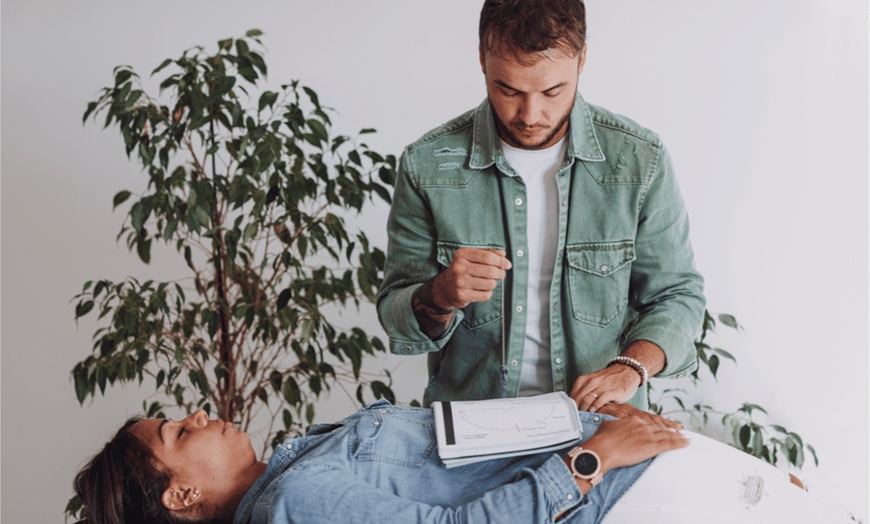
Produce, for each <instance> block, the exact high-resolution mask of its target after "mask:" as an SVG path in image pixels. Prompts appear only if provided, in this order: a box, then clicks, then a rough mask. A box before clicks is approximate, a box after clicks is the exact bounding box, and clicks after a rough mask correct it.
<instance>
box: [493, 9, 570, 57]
mask: <svg viewBox="0 0 870 524" xmlns="http://www.w3.org/2000/svg"><path fill="white" fill-rule="evenodd" d="M479 36H480V50H481V52H483V53H495V54H497V55H503V56H512V57H518V58H521V57H523V56H526V55H530V54H535V53H542V52H544V51H546V50H548V49H554V48H561V49H563V50H564V51H568V52H571V54H573V55H576V54H578V53H579V52H580V51H581V50H582V49H583V46H584V45H585V44H586V6H585V5H584V4H583V0H486V1H485V2H484V3H483V8H482V9H481V10H480V27H479Z"/></svg>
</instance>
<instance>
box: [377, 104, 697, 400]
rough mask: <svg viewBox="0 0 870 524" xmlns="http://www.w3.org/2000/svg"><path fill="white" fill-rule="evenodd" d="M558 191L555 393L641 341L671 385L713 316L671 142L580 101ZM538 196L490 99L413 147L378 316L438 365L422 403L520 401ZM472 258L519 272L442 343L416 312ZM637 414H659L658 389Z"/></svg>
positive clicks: (395, 344)
mask: <svg viewBox="0 0 870 524" xmlns="http://www.w3.org/2000/svg"><path fill="white" fill-rule="evenodd" d="M556 180H557V183H558V187H559V243H558V246H559V253H558V256H557V257H556V267H555V271H554V273H553V281H552V284H551V287H550V306H551V307H552V314H551V315H550V338H551V339H550V364H551V366H552V371H553V384H554V388H555V389H556V390H564V391H566V392H570V389H571V387H572V385H573V383H574V380H575V379H576V378H577V377H578V376H580V375H584V374H587V373H591V372H594V371H598V370H600V369H602V368H604V367H605V366H606V365H607V363H608V361H609V360H610V359H612V358H613V357H615V356H617V355H618V354H619V353H620V351H621V350H623V349H624V348H625V347H626V346H628V345H629V344H631V343H632V342H634V341H637V340H647V341H650V342H653V343H655V344H656V345H658V346H659V347H660V348H662V350H663V351H664V353H665V357H666V360H667V363H666V365H665V368H664V370H663V371H662V372H661V373H660V374H659V375H658V376H660V377H683V376H685V375H686V374H687V373H690V372H691V371H692V370H694V369H695V367H696V366H697V360H696V356H695V355H696V353H695V348H694V345H693V341H694V339H695V337H696V336H697V334H698V332H699V330H700V326H701V321H702V319H703V315H704V308H705V300H704V296H703V279H702V277H701V275H700V274H699V273H698V272H697V271H696V270H695V268H694V260H693V254H692V248H691V245H690V243H689V223H688V218H687V215H686V211H685V207H684V205H683V201H682V197H681V196H680V192H679V189H678V187H677V182H676V179H675V178H674V173H673V168H672V165H671V161H670V158H669V156H668V154H667V152H666V150H665V148H664V147H663V145H662V143H661V141H660V140H659V137H658V136H657V135H656V134H655V133H653V132H651V131H649V130H648V129H645V128H643V127H640V126H639V125H638V124H637V123H635V122H634V121H632V120H630V119H627V118H625V117H622V116H619V115H616V114H613V113H611V112H609V111H607V110H605V109H602V108H600V107H596V106H594V105H591V104H587V103H586V102H585V101H584V100H583V98H582V97H581V96H580V95H579V93H578V95H577V98H576V101H575V104H574V107H573V109H572V112H571V117H570V127H569V144H568V153H567V158H566V160H565V163H564V165H563V166H562V167H561V168H560V169H559V171H558V173H557V175H556ZM525 202H526V187H525V185H524V184H523V180H522V179H521V178H520V177H519V176H517V174H516V173H515V172H514V171H513V169H511V167H510V165H508V163H507V161H506V160H505V156H504V154H503V152H502V149H501V146H500V143H499V140H498V135H497V132H496V128H495V123H494V120H493V114H492V108H491V106H490V103H489V100H484V101H483V103H481V105H480V106H479V107H477V108H476V109H473V110H471V111H469V112H467V113H465V114H463V115H461V116H459V117H458V118H455V119H453V120H451V121H449V122H447V123H446V124H444V125H442V126H441V127H439V128H437V129H435V130H433V131H430V132H429V133H427V134H426V135H425V136H423V137H422V138H421V139H420V140H418V141H416V142H414V143H413V144H411V145H410V146H408V147H407V148H406V149H405V151H404V153H403V155H402V160H401V164H400V167H399V174H398V180H397V182H396V188H395V193H394V195H393V204H392V207H391V209H390V216H389V221H388V227H387V229H388V233H389V244H388V248H387V260H386V268H385V273H384V281H383V285H382V287H381V290H380V293H379V295H378V315H379V318H380V321H381V324H382V325H383V327H384V329H385V330H386V332H387V335H388V336H389V339H390V344H389V346H390V350H391V351H392V352H393V353H397V354H402V355H417V354H421V353H426V354H428V356H429V362H428V367H429V383H428V385H427V386H426V390H425V393H424V399H423V402H424V404H425V405H426V406H428V405H430V404H431V402H432V401H434V400H460V399H483V398H492V397H514V396H516V395H517V394H518V391H519V379H520V370H521V369H522V359H523V343H524V334H525V326H526V318H525V314H524V311H525V308H524V307H523V306H524V304H525V303H526V294H527V281H528V263H527V261H526V259H525V258H523V256H522V255H521V252H522V253H524V252H526V251H528V238H527V232H526V207H525ZM460 247H476V248H496V249H503V250H505V251H506V252H507V253H508V255H507V256H508V258H509V259H510V260H511V263H512V264H513V267H512V269H510V270H509V271H508V273H507V278H506V279H505V280H504V281H501V282H499V284H498V286H497V287H496V289H495V290H494V292H493V294H492V297H491V298H490V299H489V300H488V301H487V302H479V303H472V304H470V305H468V306H467V307H465V308H463V309H461V310H458V311H457V312H456V314H455V315H454V317H453V320H452V322H451V324H450V326H449V327H448V329H447V331H446V332H445V333H444V335H443V336H442V337H441V338H439V339H438V340H430V339H429V338H428V337H427V336H426V335H425V334H424V333H423V332H422V331H421V330H420V328H419V326H418V324H417V321H416V319H415V317H414V313H413V311H412V309H411V302H412V299H413V296H414V293H416V291H417V289H418V288H419V287H420V285H421V284H422V283H423V282H425V281H427V280H429V279H430V278H432V277H434V276H435V275H437V274H438V273H439V272H440V271H442V270H443V269H444V268H446V267H447V266H448V265H449V264H450V261H451V260H452V258H453V254H454V253H455V252H456V250H457V249H458V248H460ZM631 402H632V404H634V405H636V406H638V407H642V408H645V407H647V406H648V399H647V396H646V388H640V389H639V390H638V392H637V394H635V396H634V397H633V398H632V400H631Z"/></svg>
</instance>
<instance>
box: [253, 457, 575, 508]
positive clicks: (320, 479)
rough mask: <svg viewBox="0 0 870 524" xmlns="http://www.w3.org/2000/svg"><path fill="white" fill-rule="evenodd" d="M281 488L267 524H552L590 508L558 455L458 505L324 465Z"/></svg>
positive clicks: (301, 471) (300, 472) (297, 472)
mask: <svg viewBox="0 0 870 524" xmlns="http://www.w3.org/2000/svg"><path fill="white" fill-rule="evenodd" d="M281 484H282V485H281V486H279V490H280V494H278V496H276V497H275V498H274V499H273V503H272V508H270V513H271V515H270V520H269V522H271V523H275V524H279V523H280V524H285V523H286V524H291V523H292V524H295V523H304V524H318V523H324V524H327V523H328V524H332V523H334V522H342V523H347V524H355V523H359V524H367V523H370V522H380V523H397V524H398V523H401V524H413V523H418V524H440V523H480V522H540V523H553V522H554V518H555V516H556V515H559V514H560V513H562V512H565V511H568V512H569V514H571V515H574V514H576V513H577V512H578V511H581V509H580V508H582V507H583V506H585V505H586V503H587V499H586V498H584V497H583V495H582V493H581V492H580V490H579V489H578V488H577V484H576V483H575V482H574V480H573V477H571V474H570V472H569V471H568V468H567V467H566V466H565V464H564V462H562V459H561V458H559V457H558V456H557V455H553V456H552V457H551V458H550V459H548V460H547V462H545V463H544V464H542V465H541V466H540V467H538V468H537V469H535V470H529V469H526V470H523V472H522V473H521V474H520V475H519V476H518V478H517V480H516V481H515V482H511V483H509V484H506V485H504V486H501V487H499V488H496V489H494V490H492V491H489V492H487V493H484V494H482V495H481V496H480V497H479V498H476V499H474V500H472V501H470V502H467V503H465V504H462V505H457V506H449V505H431V504H424V503H421V502H417V501H415V500H411V499H409V498H403V497H399V496H397V495H395V494H393V492H391V491H390V490H389V489H387V488H383V487H380V488H379V487H373V486H371V485H369V484H368V483H365V482H361V481H360V480H359V479H357V478H356V477H354V476H353V474H351V473H349V472H347V471H344V470H340V469H335V468H329V467H324V466H309V467H302V468H298V469H292V470H290V471H288V472H287V474H286V475H285V476H284V477H283V480H282V481H281ZM421 487H422V486H421ZM253 524H258V523H256V522H255V523H253Z"/></svg>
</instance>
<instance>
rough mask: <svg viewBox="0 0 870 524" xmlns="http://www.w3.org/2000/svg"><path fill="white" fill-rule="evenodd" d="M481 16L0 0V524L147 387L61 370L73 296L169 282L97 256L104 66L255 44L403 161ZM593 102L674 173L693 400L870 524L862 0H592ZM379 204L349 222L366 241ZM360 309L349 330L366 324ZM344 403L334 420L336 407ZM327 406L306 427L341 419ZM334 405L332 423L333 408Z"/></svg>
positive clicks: (106, 212) (464, 96)
mask: <svg viewBox="0 0 870 524" xmlns="http://www.w3.org/2000/svg"><path fill="white" fill-rule="evenodd" d="M480 3H481V2H480V0H476V1H468V0H439V1H437V2H436V1H431V0H430V1H426V2H423V1H419V2H407V1H404V2H402V1H398V0H393V1H387V0H381V1H375V0H334V1H326V2H316V3H315V2H303V1H299V0H283V1H269V2H267V1H252V2H244V3H242V2H229V1H224V0H220V1H214V0H212V1H208V2H207V1H204V0H191V1H188V2H170V1H167V0H152V1H150V2H144V3H143V2H139V3H135V4H134V3H128V2H114V1H108V0H101V1H91V2H62V1H60V0H50V1H43V2H27V1H24V0H4V2H3V5H2V44H3V45H2V94H3V101H2V117H3V120H2V124H3V125H2V150H3V155H2V190H3V191H2V240H3V246H2V247H3V256H2V263H3V265H2V269H3V271H2V291H3V292H2V311H3V317H2V320H3V332H2V427H3V433H2V435H3V441H2V444H3V446H2V475H3V480H4V482H3V483H2V485H3V488H2V489H3V493H2V495H3V497H2V498H3V502H4V504H3V507H2V518H3V520H4V521H6V522H9V523H12V522H57V521H59V519H60V515H61V512H62V510H63V506H64V504H65V502H66V500H67V498H68V497H69V496H70V494H71V492H70V487H69V486H70V482H71V479H72V476H73V474H74V472H75V470H76V468H77V467H78V466H79V465H80V464H81V463H82V461H83V460H84V459H85V458H86V457H87V456H88V455H89V454H91V453H92V452H93V451H95V450H96V449H97V445H98V442H99V441H102V439H105V438H106V437H108V435H109V434H110V432H111V431H112V430H113V429H114V428H115V427H116V426H117V425H118V424H119V423H120V422H121V420H122V419H123V418H124V417H126V416H128V415H132V414H134V413H136V412H137V409H138V406H139V405H140V402H139V400H138V399H140V398H141V397H142V396H144V395H147V394H150V391H151V388H150V386H146V387H145V388H143V390H142V391H138V390H136V389H135V388H132V387H130V388H127V389H126V390H122V389H120V388H116V389H114V390H112V392H111V396H110V398H108V399H102V398H101V399H97V400H96V401H94V402H93V403H90V404H89V405H87V406H85V407H79V406H78V404H77V403H76V401H75V395H74V392H73V389H72V385H71V383H70V381H69V375H68V373H69V370H70V369H71V367H72V365H73V364H74V363H75V362H76V361H78V360H80V359H82V358H84V356H85V355H86V354H87V352H88V351H89V348H90V345H91V342H90V335H91V333H92V332H93V329H94V327H95V326H94V324H92V323H91V322H90V321H88V322H82V323H81V325H80V326H79V327H78V328H76V325H75V323H74V322H73V307H72V305H71V304H70V303H69V300H70V298H71V297H72V296H73V295H74V294H75V293H77V292H78V291H79V290H80V286H81V284H82V283H83V282H84V281H85V280H88V279H92V278H102V277H106V278H114V279H120V278H122V277H123V276H125V275H128V274H130V275H140V276H143V277H144V276H156V277H158V278H172V277H174V276H176V275H178V274H179V273H180V271H178V270H177V265H176V264H175V263H174V261H173V259H174V257H173V256H172V255H169V254H158V256H157V257H156V259H155V261H154V263H153V264H152V266H151V267H143V266H142V265H141V264H140V263H139V262H138V260H137V259H136V257H135V255H131V254H129V253H127V252H126V250H125V249H124V248H123V247H122V246H119V245H116V244H115V242H114V237H115V234H116V233H117V231H118V228H119V227H120V221H121V219H122V215H121V214H113V213H112V211H111V198H112V195H114V194H115V192H117V191H119V190H121V189H125V188H131V187H132V188H135V187H139V185H140V184H141V178H142V177H141V176H139V174H138V170H137V168H136V166H135V165H133V164H130V163H128V162H127V160H126V158H125V156H124V154H123V147H122V145H121V139H120V137H119V136H118V135H117V134H116V133H115V132H114V131H105V132H101V131H100V130H99V126H97V125H90V124H89V125H87V126H85V127H82V125H81V114H82V112H83V110H84V107H85V104H86V102H87V101H89V100H92V99H93V98H94V97H95V96H96V94H97V90H98V89H99V88H101V87H103V86H104V85H107V84H109V83H110V82H111V71H112V68H113V67H114V66H116V65H119V64H130V65H132V66H133V67H134V68H136V69H137V70H139V71H140V72H141V73H143V74H144V75H146V76H147V74H148V73H149V72H150V70H151V69H153V67H155V66H156V65H157V64H159V63H160V61H162V59H163V58H166V57H174V56H177V55H178V54H179V52H180V51H181V50H183V49H185V48H187V47H189V46H192V45H196V44H202V45H207V46H213V45H214V43H215V42H216V41H217V40H218V39H220V38H225V37H231V36H239V35H241V34H242V33H243V32H244V31H245V30H247V29H249V28H254V27H256V28H260V29H262V30H263V31H264V32H265V34H266V37H265V42H266V45H267V47H268V54H267V63H268V64H269V65H270V81H271V82H274V83H276V84H277V83H281V82H286V81H289V80H291V79H295V78H299V79H301V80H302V81H303V82H304V83H306V84H308V85H310V86H311V87H313V88H314V89H316V90H317V91H318V92H319V94H320V96H321V100H323V101H324V102H325V103H326V104H327V105H330V106H333V107H336V108H338V110H339V115H338V116H337V117H336V122H337V124H338V127H339V128H340V130H341V131H343V132H352V131H355V130H358V129H360V128H362V127H375V128H377V129H378V130H379V134H377V135H374V136H373V137H371V138H370V139H369V140H368V142H369V143H370V145H372V147H374V148H375V149H378V150H383V151H387V152H394V153H398V152H399V151H400V150H401V147H402V146H403V145H404V144H406V143H408V142H410V141H412V140H413V139H415V138H416V137H417V136H419V135H420V134H421V133H423V132H424V131H426V130H427V129H429V128H431V127H434V126H435V125H437V124H439V123H440V122H442V121H444V120H446V119H448V118H449V117H451V116H454V115H455V114H458V113H459V112H461V111H463V110H465V109H467V108H470V107H472V106H474V105H476V104H477V103H478V102H479V100H480V99H481V98H482V97H483V94H484V90H483V82H482V78H481V75H480V73H479V69H478V65H477V58H476V24H477V15H478V11H479V7H480ZM588 4H589V6H588V10H589V16H588V19H589V28H590V29H589V45H590V51H589V60H588V65H587V69H586V71H585V72H584V75H583V77H582V78H581V91H582V92H583V93H584V96H585V97H586V99H587V100H588V101H590V102H592V103H596V104H600V105H603V106H606V107H608V108H609V109H612V110H614V111H616V112H620V113H623V114H626V115H628V116H630V117H632V118H634V119H635V120H637V121H639V122H641V123H642V124H644V125H646V126H648V127H650V128H652V129H654V130H656V131H658V132H659V133H660V134H661V135H662V136H663V138H664V139H665V142H666V143H667V145H668V147H669V149H670V151H671V154H672V156H673V157H674V161H675V165H676V167H677V173H678V177H679V179H680V183H681V185H682V189H683V192H684V197H685V199H686V201H687V203H688V207H689V211H690V214H691V218H692V225H693V240H694V245H695V251H696V254H697V261H698V266H699V268H700V270H701V271H702V272H703V273H704V275H705V276H706V279H707V291H708V300H709V306H710V309H711V310H712V311H714V312H729V313H733V314H735V315H737V317H738V318H739V320H740V321H741V322H742V323H743V325H744V326H745V328H746V331H745V334H743V335H731V334H728V333H723V335H722V336H721V337H720V338H717V339H716V340H717V341H718V343H720V344H721V346H722V347H725V348H726V349H728V350H730V351H732V352H734V353H735V354H736V355H737V357H738V360H739V366H738V367H737V368H736V369H735V368H734V367H733V366H728V365H723V370H722V378H721V379H720V381H719V383H718V384H717V385H711V386H710V387H705V392H706V393H705V394H706V395H708V397H707V398H708V400H710V402H712V403H713V404H716V405H717V406H721V407H723V408H729V409H730V408H734V407H736V406H737V405H739V403H741V402H742V401H744V400H752V401H755V402H758V403H760V404H762V405H763V406H764V407H766V408H767V409H768V411H769V412H770V413H771V414H772V417H773V419H774V421H775V422H778V423H781V424H784V425H786V426H788V427H789V428H792V429H794V430H796V431H797V432H798V433H800V434H802V435H804V436H805V437H806V439H807V440H808V441H809V442H811V443H812V444H814V445H815V447H816V449H817V450H818V452H819V456H820V459H821V466H820V467H819V468H818V469H815V468H812V467H809V468H807V469H805V471H804V472H803V476H804V477H805V478H806V479H807V480H808V482H809V484H810V485H811V487H813V489H815V490H816V491H818V492H820V493H823V494H825V495H827V496H829V497H830V498H833V499H835V500H838V501H840V502H842V503H844V504H846V505H847V506H849V507H850V508H853V510H854V511H855V512H856V513H858V515H859V516H860V517H862V518H864V519H865V520H866V517H867V516H868V508H867V504H868V501H867V493H868V492H870V488H868V386H867V381H868V343H867V340H868V338H867V336H868V301H867V291H868V266H867V255H868V229H867V226H868V215H867V211H868V206H867V197H868V132H867V116H868V104H867V102H868V100H867V87H868V76H867V75H868V67H867V66H868V60H867V56H868V55H867V50H868V46H867V26H868V12H867V5H866V4H865V3H863V2H860V1H858V0H764V1H757V0H735V1H731V2H712V1H689V0H681V1H678V0H659V1H657V2H648V1H643V0H607V1H604V0H589V2H588ZM385 214H386V208H385V207H384V206H381V207H380V208H378V209H377V210H375V211H371V212H369V213H367V214H366V215H365V216H364V217H363V222H364V224H365V227H366V229H367V231H369V234H370V235H371V236H372V238H373V240H374V241H375V242H376V243H379V244H380V245H381V246H384V245H385V235H384V234H383V225H384V221H385ZM372 319H373V316H372V312H371V310H368V311H366V312H363V313H362V314H361V315H360V317H359V318H353V319H347V323H348V324H359V323H362V322H368V323H371V322H372V321H373V320H372ZM386 365H388V366H390V367H393V366H398V368H397V369H396V370H395V374H396V375H398V376H399V377H400V379H401V381H402V382H401V384H399V387H398V390H399V394H400V397H401V398H404V399H410V398H420V396H421V393H420V392H421V391H422V384H424V383H425V380H426V378H425V373H424V365H423V359H422V358H420V359H416V360H415V359H411V360H407V359H406V360H402V359H391V360H389V361H388V362H386ZM336 406H341V407H336ZM345 406H346V403H345V402H342V401H340V399H333V401H332V402H331V404H330V406H329V407H328V408H327V409H325V410H324V411H323V412H322V413H323V414H324V417H328V416H337V415H338V414H341V413H344V412H346V411H347V410H348V409H350V408H349V407H345ZM333 412H335V413H333Z"/></svg>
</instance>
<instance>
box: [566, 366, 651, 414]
mask: <svg viewBox="0 0 870 524" xmlns="http://www.w3.org/2000/svg"><path fill="white" fill-rule="evenodd" d="M639 386H640V376H638V374H637V371H635V370H634V369H632V368H630V367H628V366H610V367H607V368H604V369H602V370H601V371H596V372H595V373H590V374H588V375H580V376H579V377H577V380H575V381H574V387H573V388H571V398H573V399H574V402H576V403H577V409H579V410H580V411H591V412H593V413H594V412H596V411H598V410H599V409H601V407H602V406H604V405H605V404H607V403H610V402H616V403H618V404H622V403H623V402H627V401H628V400H629V399H630V398H631V397H633V396H634V394H635V392H636V391H637V388H638V387H639Z"/></svg>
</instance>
